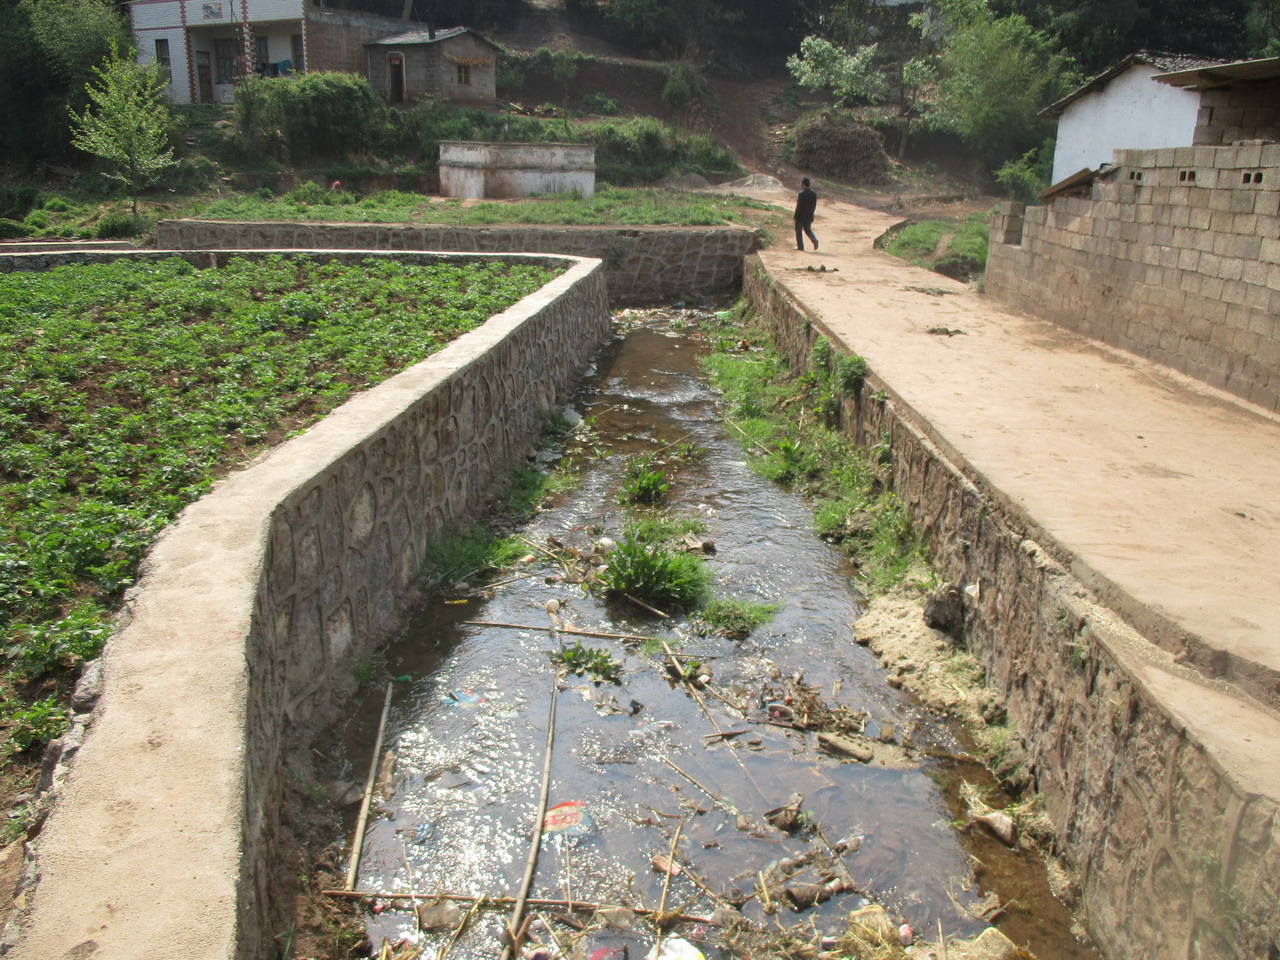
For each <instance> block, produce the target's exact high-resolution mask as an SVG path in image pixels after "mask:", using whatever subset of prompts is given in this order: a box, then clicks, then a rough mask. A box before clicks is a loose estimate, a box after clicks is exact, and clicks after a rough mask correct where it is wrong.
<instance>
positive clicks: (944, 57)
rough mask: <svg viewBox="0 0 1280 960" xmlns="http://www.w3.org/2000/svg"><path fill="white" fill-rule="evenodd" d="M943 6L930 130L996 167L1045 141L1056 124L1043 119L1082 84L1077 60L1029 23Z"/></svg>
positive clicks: (971, 1) (979, 2)
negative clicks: (948, 134) (952, 136)
mask: <svg viewBox="0 0 1280 960" xmlns="http://www.w3.org/2000/svg"><path fill="white" fill-rule="evenodd" d="M939 7H940V8H941V11H940V12H941V13H942V15H943V17H944V19H945V21H946V31H947V32H945V33H944V34H943V39H942V41H941V45H940V53H939V80H938V85H937V91H936V98H935V100H934V101H933V103H932V104H931V105H930V107H929V111H928V120H929V122H930V124H931V125H932V126H934V127H936V128H938V129H944V130H949V131H952V132H954V133H956V134H958V135H959V136H960V137H961V138H962V139H964V140H965V141H967V142H968V143H969V144H970V145H971V146H972V147H973V148H974V149H975V150H976V151H977V152H978V153H979V155H981V156H982V157H983V158H984V159H986V160H987V161H988V162H992V163H994V162H997V161H1003V160H1006V159H1010V158H1012V157H1016V156H1019V155H1020V154H1022V153H1024V152H1025V151H1027V150H1029V149H1031V148H1032V147H1034V146H1037V145H1038V144H1040V143H1041V142H1043V140H1044V139H1045V137H1047V136H1049V135H1050V134H1051V133H1052V129H1051V126H1052V124H1051V123H1050V122H1049V121H1047V120H1044V119H1042V118H1041V117H1039V116H1038V114H1039V112H1040V111H1041V110H1042V109H1044V108H1045V107H1046V106H1048V105H1049V104H1050V103H1052V102H1053V101H1054V100H1056V99H1058V98H1059V97H1061V96H1062V95H1063V94H1065V93H1066V92H1067V91H1068V90H1069V89H1070V88H1071V87H1072V85H1074V83H1075V82H1076V76H1075V73H1074V70H1073V68H1072V63H1071V61H1070V60H1069V59H1068V58H1067V57H1064V56H1063V55H1062V54H1060V53H1058V52H1057V51H1056V50H1055V48H1054V44H1053V42H1052V41H1051V39H1050V38H1049V37H1048V36H1047V35H1046V34H1044V33H1042V32H1041V31H1039V30H1037V29H1035V28H1034V27H1033V26H1031V24H1030V23H1028V22H1027V20H1026V18H1024V17H1022V16H1019V15H1017V14H1014V15H1011V16H1006V17H996V16H994V15H993V14H992V13H991V11H990V9H989V8H988V7H987V6H986V4H985V2H983V0H950V2H942V3H939ZM923 28H924V29H933V28H932V27H931V26H930V25H929V24H924V25H923Z"/></svg>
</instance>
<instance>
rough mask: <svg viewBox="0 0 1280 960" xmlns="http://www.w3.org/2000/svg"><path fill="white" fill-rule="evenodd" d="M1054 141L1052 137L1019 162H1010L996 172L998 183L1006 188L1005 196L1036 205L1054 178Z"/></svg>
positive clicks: (1020, 158) (1025, 154) (1019, 159)
mask: <svg viewBox="0 0 1280 960" xmlns="http://www.w3.org/2000/svg"><path fill="white" fill-rule="evenodd" d="M1053 148H1054V141H1053V138H1052V137H1050V138H1049V139H1048V140H1046V141H1045V142H1044V143H1043V144H1041V145H1040V146H1039V147H1036V148H1035V149H1034V150H1028V151H1027V152H1026V153H1024V154H1023V155H1022V156H1021V157H1019V158H1018V159H1017V160H1010V161H1008V162H1007V163H1005V164H1003V165H1002V166H1001V167H1000V168H999V169H998V170H996V172H995V178H996V182H997V183H998V184H1000V186H1002V187H1003V188H1004V193H1005V196H1007V197H1008V198H1009V199H1010V200H1018V201H1021V202H1022V203H1035V202H1036V201H1037V200H1039V199H1040V191H1042V190H1044V189H1045V188H1046V187H1047V186H1049V180H1050V178H1051V177H1052V176H1053Z"/></svg>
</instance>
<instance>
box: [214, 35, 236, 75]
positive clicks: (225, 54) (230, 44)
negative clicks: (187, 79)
mask: <svg viewBox="0 0 1280 960" xmlns="http://www.w3.org/2000/svg"><path fill="white" fill-rule="evenodd" d="M213 59H214V60H215V61H216V62H217V72H216V73H215V74H214V82H215V83H231V82H233V81H234V80H235V78H236V77H238V76H239V75H240V50H239V44H237V43H236V41H235V40H215V41H213Z"/></svg>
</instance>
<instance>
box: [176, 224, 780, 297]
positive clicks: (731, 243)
mask: <svg viewBox="0 0 1280 960" xmlns="http://www.w3.org/2000/svg"><path fill="white" fill-rule="evenodd" d="M757 239H758V238H757V234H756V231H755V230H751V229H748V228H746V227H541V226H512V225H502V224H496V225H494V226H492V227H455V226H440V225H432V224H427V225H421V226H408V225H394V224H369V223H240V222H234V221H222V220H162V221H160V223H159V224H158V225H157V226H156V241H157V243H158V244H159V245H160V246H161V247H164V248H165V249H169V250H204V249H218V250H243V249H255V248H259V247H271V248H276V249H280V248H288V249H299V250H310V249H321V250H325V249H338V250H454V251H476V252H480V253H505V252H511V251H514V252H520V253H551V254H557V255H565V256H573V257H595V258H597V259H599V260H603V261H604V265H605V276H606V278H607V285H608V290H609V299H610V301H612V302H613V303H615V304H625V303H664V302H674V301H677V300H684V299H688V298H693V297H698V298H702V297H714V296H724V295H727V294H734V293H736V292H737V291H738V289H739V288H740V287H741V285H742V258H743V257H745V256H746V255H747V254H748V253H750V252H751V251H752V250H754V249H755V247H756V243H757Z"/></svg>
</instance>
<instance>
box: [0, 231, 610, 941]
mask: <svg viewBox="0 0 1280 960" xmlns="http://www.w3.org/2000/svg"><path fill="white" fill-rule="evenodd" d="M172 255H173V254H172V253H165V252H146V253H141V254H123V256H139V257H142V258H144V259H157V258H159V257H164V256H172ZM244 255H245V254H244V253H243V252H241V251H234V252H231V253H222V252H203V253H188V254H185V255H184V256H185V257H186V258H187V259H188V260H189V261H191V262H193V263H196V264H198V265H204V266H208V265H210V264H211V263H212V264H214V265H216V264H220V263H224V262H225V261H226V259H227V258H228V257H229V256H244ZM249 255H250V256H252V255H253V254H249ZM312 255H314V256H319V257H332V258H336V259H343V260H347V261H349V262H360V261H363V260H365V259H367V258H369V257H371V256H374V257H377V256H387V257H396V258H398V259H403V260H408V261H410V262H414V263H431V262H435V261H437V260H440V259H442V257H441V255H438V254H405V253H382V254H378V253H370V252H369V251H356V252H334V251H315V252H313V254H312ZM120 256H122V255H121V254H110V253H106V252H96V253H88V254H80V255H76V254H67V253H59V254H47V255H37V254H31V255H27V258H26V259H22V258H20V257H18V256H10V257H6V258H4V259H3V260H0V269H2V270H12V269H45V268H48V267H52V266H60V265H65V264H70V263H80V262H102V261H104V260H108V259H117V258H119V257H120ZM448 259H451V260H452V259H476V258H471V257H465V258H448ZM479 259H487V260H492V259H494V258H493V257H488V258H479ZM503 259H512V258H511V257H507V258H503ZM544 259H549V258H544ZM552 262H558V263H559V264H560V265H562V266H564V267H566V268H567V269H566V272H565V273H564V274H562V275H561V276H560V277H559V278H557V279H555V280H553V281H552V282H551V283H550V284H548V285H547V286H546V287H544V288H543V289H542V290H540V291H539V292H537V293H535V294H533V295H532V296H530V297H527V298H525V300H523V301H521V302H520V303H519V304H516V305H515V306H513V307H511V308H510V309H508V310H507V311H505V312H504V313H502V314H499V315H498V316H497V317H494V318H492V319H491V320H490V321H489V322H488V323H487V324H485V325H484V326H483V327H481V328H480V329H477V330H475V331H472V332H471V333H469V334H466V335H465V336H464V337H462V338H460V339H458V340H457V341H455V342H454V343H453V344H451V345H450V346H448V347H446V348H445V349H444V350H442V351H440V352H439V353H437V354H435V355H434V356H432V357H430V358H428V359H427V360H425V361H423V362H421V363H419V364H417V365H415V366H414V367H411V368H410V369H408V370H406V371H404V372H402V373H400V374H399V375H397V376H395V377H393V378H391V379H390V380H387V381H385V382H384V383H382V384H380V385H379V386H377V387H375V388H373V389H371V390H369V391H366V392H365V393H363V394H360V395H359V396H357V397H355V398H353V399H352V400H351V401H349V402H348V403H346V404H344V405H343V406H342V407H341V408H340V409H339V410H337V411H335V412H334V413H332V414H331V415H330V416H328V417H327V418H325V419H324V420H323V421H321V422H320V423H319V424H317V425H315V426H314V427H312V428H310V429H309V430H307V431H306V432H304V433H303V434H302V435H300V436H298V437H296V438H294V439H293V440H290V441H289V442H287V443H285V444H283V445H281V446H279V447H277V448H276V449H274V450H273V451H271V453H270V454H268V455H266V456H265V457H263V458H262V459H260V460H259V461H256V462H255V463H253V464H252V465H250V466H248V467H246V468H245V469H243V470H241V471H238V472H236V473H233V474H232V475H231V476H229V477H228V478H227V479H226V480H224V481H223V482H222V483H220V484H219V485H218V487H216V488H215V489H214V490H213V491H212V492H210V493H209V494H208V495H206V496H205V497H202V498H201V499H200V500H199V501H197V502H196V503H194V504H192V505H191V506H190V507H188V508H187V509H186V510H185V511H184V512H183V514H182V515H181V517H180V518H179V519H178V521H177V522H176V523H175V524H173V525H172V526H171V527H170V528H169V529H168V531H166V533H165V534H164V536H163V537H162V538H161V539H160V541H159V542H158V543H157V544H156V546H155V547H154V548H153V550H152V551H151V553H150V554H149V556H148V559H147V561H146V564H145V566H144V570H143V572H142V576H141V578H140V582H139V584H138V586H137V587H136V588H135V589H134V590H133V591H131V593H130V597H129V600H128V604H127V610H126V615H125V617H124V619H123V621H122V623H121V625H120V627H119V628H118V630H117V631H116V633H115V634H113V637H112V639H111V641H110V642H109V644H108V645H107V649H106V651H105V653H104V658H103V661H102V662H103V672H104V674H105V681H104V683H103V686H102V692H101V695H100V697H99V698H98V699H97V703H96V706H95V707H93V709H92V713H91V714H83V713H82V714H80V715H78V718H77V722H76V724H75V725H74V727H73V730H72V732H71V733H69V734H68V737H67V738H66V739H65V740H64V741H61V742H60V743H59V745H58V749H61V751H62V757H63V761H62V762H60V763H59V764H58V765H57V766H56V767H55V768H54V771H55V772H54V773H53V775H52V776H51V777H50V778H49V781H50V790H49V791H48V793H47V794H46V797H45V800H46V802H48V803H50V804H51V806H52V813H50V814H49V815H48V819H47V820H46V821H45V823H44V825H43V827H42V830H41V832H40V836H39V839H38V841H37V843H36V844H35V857H34V860H33V861H32V863H33V865H34V866H33V869H32V871H31V872H30V878H31V881H32V882H31V884H30V885H29V887H28V888H27V889H26V890H24V891H23V893H22V894H21V896H20V900H21V902H22V903H23V904H24V905H25V907H26V910H25V913H24V914H23V915H22V916H21V917H20V918H19V920H18V921H17V922H16V923H13V924H11V925H10V927H9V929H8V930H7V931H6V933H7V935H8V936H9V937H11V938H13V939H16V945H15V946H14V947H13V949H12V951H11V953H10V955H11V956H14V957H17V958H23V960H28V958H29V960H35V958H41V960H43V958H47V957H55V956H56V957H69V956H77V957H78V956H84V957H87V956H89V955H92V956H93V957H94V958H95V960H120V958H139V960H141V958H143V957H183V958H185V960H205V958H207V960H215V958H216V960H230V958H238V960H257V958H261V957H269V956H273V955H274V953H275V946H276V945H275V944H274V943H273V936H274V935H275V934H277V933H279V932H280V931H281V930H283V929H285V928H286V927H287V925H288V919H287V917H288V916H289V912H290V910H291V908H292V905H291V904H282V903H276V902H274V900H273V889H272V885H271V883H270V876H271V870H272V867H273V865H277V864H278V863H279V862H280V857H279V853H280V847H281V844H282V841H283V835H282V832H281V829H282V828H281V823H280V817H279V809H278V800H279V798H280V796H281V793H282V785H283V778H284V777H286V776H287V775H288V774H287V771H286V770H285V769H284V765H283V760H284V756H285V751H286V747H287V745H288V744H289V743H291V742H293V743H306V742H309V738H310V735H311V734H312V733H313V732H314V731H315V730H316V729H317V728H319V727H322V726H323V725H325V724H327V723H328V722H330V721H331V720H332V719H334V717H335V716H336V715H337V714H338V711H340V710H342V709H345V708H347V707H348V706H349V701H350V697H351V695H352V694H353V693H354V688H355V684H356V681H355V668H356V665H357V664H358V663H359V662H360V660H361V658H363V657H366V656H368V655H370V653H371V652H372V651H373V650H374V649H375V648H376V646H377V644H378V643H379V642H380V641H382V640H383V639H385V638H386V637H387V636H388V635H389V634H390V632H391V631H392V630H393V629H395V627H396V626H397V624H398V617H399V614H400V613H401V610H402V607H403V605H404V602H405V601H406V599H411V598H410V595H409V590H410V584H411V582H412V581H413V579H414V576H415V574H416V573H417V571H418V568H419V564H420V561H421V559H422V555H423V551H424V547H425V545H426V544H427V543H428V542H429V541H430V540H431V538H432V537H433V536H435V535H436V534H439V533H441V532H443V531H444V529H445V528H446V526H447V525H449V524H450V523H451V522H454V521H460V520H467V519H468V518H470V517H473V516H474V515H475V513H476V511H477V510H478V509H479V508H480V507H481V506H482V504H483V501H484V499H485V497H486V496H487V494H488V493H489V491H490V489H491V487H492V485H493V483H494V481H495V480H496V479H497V478H498V477H499V476H500V475H502V474H504V473H505V471H506V470H507V469H508V468H509V466H510V465H512V464H513V463H514V462H517V461H518V460H519V458H520V456H521V455H522V454H524V453H526V452H528V451H530V450H531V449H532V444H533V441H534V440H535V439H536V436H537V434H538V432H539V429H540V427H541V421H542V417H543V416H544V415H545V412H546V411H547V410H548V409H549V408H550V407H551V406H552V405H553V404H554V403H556V402H558V401H559V400H561V399H563V398H564V397H566V396H567V395H568V393H569V392H570V391H571V390H572V389H573V387H574V386H575V385H576V382H577V379H578V377H579V376H580V374H581V372H582V370H583V369H584V368H585V366H586V364H587V363H588V361H589V359H590V357H591V355H592V354H593V353H594V352H595V351H596V350H597V349H598V347H599V346H600V345H601V344H602V343H603V342H604V340H605V339H606V338H607V337H608V336H609V333H610V322H609V313H608V304H607V302H606V297H605V290H604V277H603V273H602V271H601V269H600V264H599V263H598V262H594V261H581V260H569V259H565V258H561V259H559V260H558V261H552ZM79 702H81V703H82V705H83V703H85V702H87V701H85V700H84V699H83V698H80V700H79ZM90 719H91V723H88V724H87V728H88V735H87V736H86V735H85V728H86V722H87V721H88V720H90ZM54 755H55V756H56V750H55V754H54ZM73 755H74V763H69V764H68V763H67V762H65V761H66V759H67V758H70V757H72V756H73ZM122 771H127V775H122ZM166 904H167V905H178V907H177V908H176V909H169V908H168V907H167V906H165V905H166Z"/></svg>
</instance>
